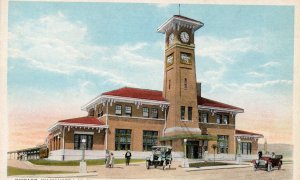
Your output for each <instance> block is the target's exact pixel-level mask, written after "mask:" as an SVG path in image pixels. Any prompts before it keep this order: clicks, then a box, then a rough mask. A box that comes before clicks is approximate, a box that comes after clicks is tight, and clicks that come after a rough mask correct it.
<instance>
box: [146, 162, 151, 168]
mask: <svg viewBox="0 0 300 180" xmlns="http://www.w3.org/2000/svg"><path fill="white" fill-rule="evenodd" d="M146 168H147V169H150V164H149V161H146Z"/></svg>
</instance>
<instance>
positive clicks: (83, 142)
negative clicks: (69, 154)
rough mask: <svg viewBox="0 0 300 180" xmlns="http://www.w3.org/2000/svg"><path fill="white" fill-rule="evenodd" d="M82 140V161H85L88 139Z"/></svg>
mask: <svg viewBox="0 0 300 180" xmlns="http://www.w3.org/2000/svg"><path fill="white" fill-rule="evenodd" d="M81 142H82V161H83V162H84V159H85V157H84V156H85V146H86V139H84V138H83V139H82V140H81Z"/></svg>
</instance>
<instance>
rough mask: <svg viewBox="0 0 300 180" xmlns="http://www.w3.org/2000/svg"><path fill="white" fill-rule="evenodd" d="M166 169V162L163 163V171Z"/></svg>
mask: <svg viewBox="0 0 300 180" xmlns="http://www.w3.org/2000/svg"><path fill="white" fill-rule="evenodd" d="M165 169H166V161H164V162H163V170H165Z"/></svg>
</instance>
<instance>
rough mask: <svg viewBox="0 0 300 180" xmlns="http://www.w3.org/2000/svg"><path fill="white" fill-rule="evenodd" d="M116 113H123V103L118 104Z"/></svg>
mask: <svg viewBox="0 0 300 180" xmlns="http://www.w3.org/2000/svg"><path fill="white" fill-rule="evenodd" d="M115 114H116V115H122V106H121V105H116V111H115Z"/></svg>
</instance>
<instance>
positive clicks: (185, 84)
mask: <svg viewBox="0 0 300 180" xmlns="http://www.w3.org/2000/svg"><path fill="white" fill-rule="evenodd" d="M184 88H185V89H187V79H186V78H184Z"/></svg>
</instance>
